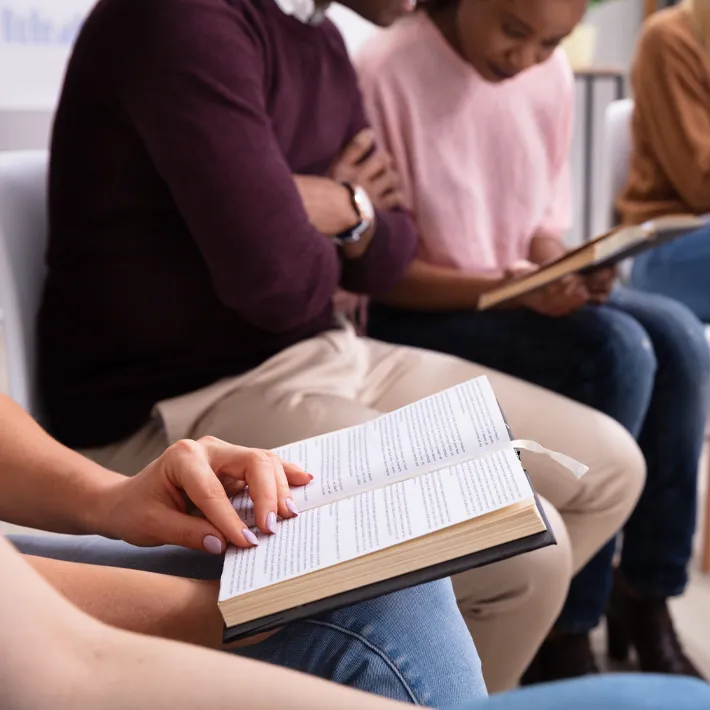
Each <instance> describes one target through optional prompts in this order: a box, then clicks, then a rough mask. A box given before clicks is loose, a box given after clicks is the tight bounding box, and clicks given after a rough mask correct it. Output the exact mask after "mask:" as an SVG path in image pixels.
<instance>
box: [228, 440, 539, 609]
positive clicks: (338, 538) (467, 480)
mask: <svg viewBox="0 0 710 710" xmlns="http://www.w3.org/2000/svg"><path fill="white" fill-rule="evenodd" d="M532 497H533V491H532V488H531V487H530V483H529V481H528V479H527V476H526V475H525V472H524V471H523V468H522V466H521V464H520V462H519V461H518V458H517V456H516V454H515V452H514V451H513V450H512V449H511V450H501V451H497V452H494V453H491V454H487V455H485V456H483V457H480V458H477V459H473V460H471V461H468V462H465V463H462V464H458V465H457V466H453V467H447V468H444V469H441V470H438V471H435V472H433V473H429V474H425V475H422V476H418V477H416V478H411V479H408V480H405V481H400V482H398V483H393V484H390V485H388V486H385V487H384V488H377V489H375V490H371V491H367V492H364V493H360V494H358V495H355V496H352V497H350V498H346V499H343V500H339V501H335V502H333V503H330V504H328V505H325V506H323V507H320V508H315V509H313V510H310V511H307V512H305V513H302V514H301V515H300V516H299V517H297V518H292V519H289V520H285V521H284V522H283V523H282V524H281V525H280V526H279V529H278V532H277V534H276V535H264V534H263V533H257V537H258V539H259V543H260V544H259V546H258V547H253V548H251V549H238V548H234V547H232V548H230V549H229V550H228V551H227V555H226V558H225V562H224V570H223V573H222V582H221V585H220V601H225V600H226V599H230V598H232V597H235V596H238V595H240V594H246V593H248V592H253V591H255V590H257V589H262V588H263V587H267V586H270V585H272V584H277V583H279V582H284V581H286V580H288V579H293V578H294V577H299V576H301V575H304V574H307V573H309V572H314V571H316V570H319V569H323V568H325V567H330V566H332V565H337V564H340V563H341V562H346V561H348V560H352V559H355V558H357V557H361V556H363V555H367V554H368V553H370V552H374V551H376V550H382V549H385V548H387V547H391V546H393V545H397V544H399V543H402V542H406V541H407V540H413V539H415V538H417V537H421V536H423V535H426V534H427V533H430V532H434V531H436V530H441V529H443V528H446V527H449V526H451V525H456V524H458V523H462V522H464V521H465V520H470V519H472V518H475V517H478V516H480V515H484V514H485V513H490V512H492V511H494V510H499V509H501V508H504V507H506V506H508V505H511V504H512V503H518V502H521V501H524V500H529V499H530V498H532Z"/></svg>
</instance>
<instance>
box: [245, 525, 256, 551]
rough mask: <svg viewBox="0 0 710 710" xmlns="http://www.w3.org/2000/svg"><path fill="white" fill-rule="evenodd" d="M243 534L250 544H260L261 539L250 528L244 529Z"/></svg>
mask: <svg viewBox="0 0 710 710" xmlns="http://www.w3.org/2000/svg"><path fill="white" fill-rule="evenodd" d="M242 535H243V536H244V539H245V540H246V541H247V542H248V543H249V544H250V545H253V546H254V547H257V546H258V545H259V541H258V540H257V539H256V535H254V533H253V532H252V531H251V530H249V528H244V530H242Z"/></svg>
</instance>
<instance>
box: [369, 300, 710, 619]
mask: <svg viewBox="0 0 710 710" xmlns="http://www.w3.org/2000/svg"><path fill="white" fill-rule="evenodd" d="M369 334H370V335H371V336H372V337H373V338H378V339H380V340H386V341H389V342H392V343H399V344H402V345H412V346H415V347H421V348H427V349H430V350H438V351H441V352H446V353H450V354H452V355H457V356H459V357H462V358H465V359H467V360H470V361H472V362H476V363H479V364H481V365H486V366H488V367H491V368H494V369H497V370H500V371H502V372H507V373H508V374H511V375H514V376H516V377H519V378H521V379H523V380H527V381H529V382H533V383H535V384H537V385H541V386H542V387H546V388H547V389H550V390H553V391H554V392H558V393H560V394H563V395H566V396H567V397H570V398H571V399H575V400H577V401H578V402H582V403H584V404H587V405H589V406H591V407H594V408H595V409H598V410H600V411H602V412H605V413H606V414H608V415H610V416H611V417H613V418H614V419H616V420H617V421H618V422H620V423H621V424H622V425H623V426H625V427H626V428H627V429H628V431H629V432H631V434H632V435H633V436H634V437H635V438H636V439H637V441H638V443H639V445H640V447H641V449H642V450H643V452H644V455H645V457H646V464H647V467H648V480H647V483H646V486H645V489H644V491H643V494H642V496H641V499H640V501H639V503H638V505H637V507H636V510H635V511H634V513H633V515H632V516H631V518H630V520H629V521H628V523H627V525H626V527H625V528H624V544H623V551H622V556H621V570H622V573H623V576H624V578H625V579H626V580H627V581H628V582H629V583H630V584H631V585H633V586H634V587H635V588H636V589H637V590H639V591H640V592H642V593H643V594H645V595H652V596H660V597H669V596H674V595H677V594H680V593H681V592H682V591H683V589H684V587H685V584H686V582H687V566H688V561H689V559H690V555H691V542H692V537H693V532H694V529H695V517H696V497H697V480H696V479H697V471H698V462H699V458H700V452H701V448H702V443H703V437H704V430H705V421H706V416H707V404H708V393H709V383H710V354H709V352H708V346H707V344H706V342H705V337H704V332H703V326H702V324H701V323H700V322H699V321H698V320H697V318H696V317H695V316H694V315H693V314H692V313H691V312H690V311H689V310H688V309H687V308H686V307H685V306H683V305H681V304H680V303H677V302H675V301H672V300H670V299H668V298H665V297H663V296H657V295H653V294H646V293H640V292H637V291H633V290H628V289H622V288H619V289H617V290H615V292H614V293H613V294H612V298H611V299H610V301H609V303H608V304H607V305H605V306H588V307H585V308H583V309H582V310H580V311H579V312H577V313H575V314H573V315H571V316H567V317H565V318H547V317H545V316H540V315H537V314H535V313H533V312H531V311H528V310H524V309H520V310H511V311H486V312H483V313H479V312H475V311H467V312H456V313H418V312H413V311H402V310H398V309H392V308H387V307H384V306H380V305H373V306H372V307H371V309H370V321H369ZM521 436H524V432H522V433H521ZM614 549H615V541H613V540H611V541H609V543H608V544H607V545H606V546H605V547H604V548H602V550H600V551H599V553H598V554H597V555H596V556H595V557H594V558H593V559H592V560H591V561H590V562H589V564H588V565H587V566H586V567H585V568H584V569H583V570H581V571H580V572H579V573H578V574H577V575H576V577H575V578H574V580H573V581H572V586H571V588H570V593H569V596H568V599H567V602H566V605H565V608H564V609H563V612H562V614H561V616H560V619H559V620H558V628H559V629H560V630H562V631H568V632H583V631H588V630H591V629H592V628H594V627H595V626H596V625H597V624H598V623H599V620H600V618H601V616H602V614H603V612H604V608H605V605H606V601H607V598H608V594H609V591H610V587H611V580H612V558H613V555H614Z"/></svg>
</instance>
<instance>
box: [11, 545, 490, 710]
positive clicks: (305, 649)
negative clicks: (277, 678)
mask: <svg viewBox="0 0 710 710" xmlns="http://www.w3.org/2000/svg"><path fill="white" fill-rule="evenodd" d="M10 542H12V543H13V544H14V545H15V546H16V547H17V548H18V549H19V550H20V552H24V553H27V554H31V555H37V556H40V557H51V558H54V559H59V560H66V561H71V562H83V563H86V564H100V565H106V566H113V567H123V568H131V569H141V570H147V571H151V572H159V573H162V574H170V575H175V576H180V577H190V578H192V579H219V577H220V575H221V572H222V558H221V557H215V556H212V555H207V554H203V553H200V552H192V551H189V550H184V549H182V548H177V547H167V546H166V547H161V548H152V549H143V548H137V547H133V546H131V545H127V544H126V543H123V542H116V541H113V540H106V539H104V538H100V537H94V536H87V537H77V536H57V537H31V536H14V537H11V538H10ZM237 653H238V654H239V655H241V656H245V657H248V658H253V659H256V660H260V661H265V662H267V663H274V664H277V665H279V666H284V667H286V668H291V669H293V670H297V671H302V672H304V673H308V674H310V675H313V676H318V677H320V678H325V679H327V680H331V681H334V682H335V683H339V684H341V685H347V686H350V687H352V688H358V689H360V690H364V691H368V692H371V693H376V694H377V695H382V696H385V697H388V698H392V699H394V700H400V701H403V702H407V703H411V704H414V705H426V706H429V707H447V706H453V705H459V704H461V703H466V702H469V703H470V702H472V701H474V700H477V699H481V698H485V697H486V695H487V693H486V687H485V684H484V681H483V676H482V674H481V662H480V660H479V658H478V654H477V653H476V649H475V647H474V644H473V641H472V640H471V635H470V634H469V631H468V629H467V628H466V625H465V623H464V621H463V619H462V617H461V614H460V613H459V610H458V607H457V606H456V599H455V597H454V592H453V589H452V586H451V582H450V580H448V579H446V580H441V581H438V582H431V583H429V584H424V585H421V586H419V587H412V588H411V589H406V590H404V591H401V592H397V593H395V594H389V595H385V596H382V597H378V598H376V599H372V600H370V601H366V602H361V603H360V604H356V605H354V606H350V607H345V608H343V609H339V610H338V611H334V612H331V613H329V614H323V615H320V616H317V617H315V618H313V619H309V620H307V621H302V622H298V623H294V624H289V625H288V626H286V627H285V628H284V629H282V630H281V631H279V632H278V633H276V634H274V635H273V636H271V637H269V638H268V639H267V640H266V641H263V642H262V643H260V644H256V645H254V646H249V647H248V648H244V649H239V651H238V652H237Z"/></svg>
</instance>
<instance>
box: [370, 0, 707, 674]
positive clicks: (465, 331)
mask: <svg viewBox="0 0 710 710" xmlns="http://www.w3.org/2000/svg"><path fill="white" fill-rule="evenodd" d="M586 6H587V3H586V2H585V0H429V1H428V2H426V3H424V4H423V8H422V9H421V10H420V11H419V12H418V13H417V14H416V15H415V16H413V17H411V18H407V19H406V20H404V21H402V22H401V23H400V24H399V25H398V26H396V27H395V28H394V29H393V30H392V31H390V32H389V33H388V34H383V35H378V36H377V37H376V38H375V40H374V41H373V42H372V43H371V44H370V45H369V46H367V47H366V48H365V49H364V51H363V52H362V56H361V60H360V72H361V82H362V87H363V91H364V94H365V98H366V102H367V104H368V105H369V110H370V118H371V120H372V122H373V125H374V126H375V127H376V129H377V132H378V135H379V138H380V141H381V142H382V144H383V145H384V147H385V148H386V149H387V150H388V151H389V152H390V153H391V154H392V156H393V158H394V162H395V165H396V167H397V168H398V170H399V172H400V177H401V181H402V187H403V191H404V194H405V196H406V200H407V203H408V205H409V207H410V208H411V210H412V213H413V215H414V217H415V218H416V221H417V224H418V229H419V236H420V243H419V256H418V259H417V260H415V262H414V263H413V265H412V266H411V267H410V269H409V272H408V274H407V276H406V277H405V279H404V280H403V282H401V283H400V285H399V286H398V287H397V288H395V289H394V290H393V291H392V292H391V293H389V294H387V295H386V296H385V297H382V298H380V299H379V301H378V302H377V303H374V304H373V305H372V307H371V311H370V334H371V335H372V336H373V337H376V338H379V339H382V340H387V341H390V342H394V343H400V344H406V345H412V346H417V347H422V348H428V349H436V350H440V351H444V352H447V353H451V354H454V355H457V356H459V357H463V358H467V359H469V360H471V361H474V362H477V363H481V364H483V365H485V366H488V367H491V368H496V369H499V370H502V371H504V372H507V373H510V374H512V375H515V376H517V377H520V378H523V379H527V380H529V381H531V382H534V383H536V384H538V385H542V386H544V387H546V388H548V389H550V390H553V391H555V392H558V393H561V394H564V395H566V396H568V397H570V398H572V399H576V400H578V401H580V402H583V403H585V404H587V405H590V406H592V407H594V408H596V409H599V410H601V411H603V412H605V413H607V414H609V415H610V416H612V417H614V418H615V419H616V420H617V421H619V422H620V423H621V424H623V425H624V426H625V427H626V428H627V430H628V431H629V432H631V433H632V434H633V435H634V436H635V437H636V438H637V440H638V442H639V444H640V446H641V449H642V450H643V452H644V454H645V458H646V463H647V467H648V482H647V484H646V487H645V490H644V492H643V494H642V497H641V500H640V503H639V505H638V507H637V508H636V511H635V513H634V514H633V515H632V517H631V519H630V521H629V523H628V525H627V526H626V528H625V530H624V547H623V554H622V557H621V563H620V568H619V571H618V574H616V575H615V576H613V572H612V559H613V556H614V549H615V543H614V541H610V542H609V544H608V545H607V546H606V547H604V548H603V549H602V550H601V551H600V552H599V553H598V554H597V555H596V557H594V559H593V560H592V561H591V562H590V563H589V564H588V565H587V566H586V567H584V569H583V570H582V571H581V572H579V574H577V576H576V577H575V579H574V580H573V583H572V587H571V590H570V593H569V596H568V598H567V602H566V605H565V607H564V609H563V611H562V614H561V616H560V617H559V619H558V621H557V625H556V628H555V629H554V631H553V633H552V634H551V635H550V637H549V638H548V640H547V641H546V642H545V644H544V645H543V647H542V648H541V650H540V652H539V653H538V656H537V658H536V659H535V661H534V662H533V664H532V666H531V667H530V669H529V670H528V673H527V674H526V678H525V680H526V681H527V682H534V681H539V680H551V679H555V678H560V677H568V676H576V675H582V674H586V673H592V672H596V670H597V668H596V665H595V662H594V659H593V656H592V653H591V649H590V645H589V632H590V631H591V630H592V629H593V628H594V627H595V626H596V625H597V624H598V623H599V620H600V618H601V616H602V614H603V613H604V611H605V608H606V607H607V603H608V602H609V601H610V600H609V591H610V589H611V588H612V578H613V577H614V582H613V592H612V594H611V601H610V605H609V608H608V611H607V619H608V622H609V632H610V637H609V643H610V647H609V649H610V653H611V654H612V655H613V656H617V657H624V656H625V655H626V653H627V650H628V648H629V645H633V646H635V648H636V651H637V653H638V656H639V660H640V665H641V667H642V668H643V669H644V670H646V671H662V672H664V673H678V674H690V675H698V671H697V669H696V668H695V667H694V666H693V664H692V663H691V661H690V660H689V659H688V658H687V657H686V656H685V654H684V652H683V651H682V648H681V645H680V643H679V641H678V638H677V636H676V634H675V631H674V629H673V624H672V621H671V617H670V614H669V611H668V606H667V599H668V598H670V597H672V596H675V595H677V594H680V593H682V591H683V589H684V587H685V584H686V581H687V567H688V562H689V559H690V555H691V541H692V537H693V531H694V525H695V506H696V476H697V469H698V459H699V456H700V450H701V446H702V441H703V433H704V425H705V418H706V409H707V398H708V392H709V386H708V383H709V378H710V362H709V358H708V349H707V346H706V343H705V340H704V336H703V329H702V326H701V324H700V323H699V322H698V320H697V319H696V318H695V316H694V315H693V314H692V313H691V312H690V311H689V310H688V309H686V308H685V307H684V306H682V305H681V304H678V303H676V302H674V301H671V300H669V299H667V298H664V297H662V296H656V295H650V294H644V293H639V292H637V291H632V290H629V289H623V288H613V284H614V273H613V272H612V271H611V270H606V271H602V272H597V273H595V274H593V275H591V276H587V277H582V276H577V275H573V276H570V277H567V278H565V279H563V280H561V281H559V282H558V283H554V284H552V285H550V286H548V287H546V288H543V289H540V290H538V291H536V292H533V293H530V294H527V295H525V296H522V297H520V298H519V299H518V300H517V301H515V302H514V303H509V304H507V306H506V307H505V308H501V309H499V310H493V311H486V312H480V311H477V303H478V298H479V296H480V295H481V294H482V293H484V292H486V291H487V290H489V289H491V288H493V287H495V286H497V285H500V284H503V283H505V282H506V281H507V280H508V279H510V278H512V277H514V276H515V275H516V274H519V273H524V272H526V271H530V270H534V269H537V268H538V265H540V264H543V263H545V262H546V261H548V260H551V259H554V258H556V257H559V256H561V255H562V254H564V253H565V252H566V247H565V245H564V240H563V236H564V233H565V231H566V230H567V228H568V227H569V222H570V201H571V196H570V192H571V191H570V184H569V173H568V160H569V152H570V138H571V133H572V116H573V98H574V84H573V77H572V72H571V71H570V68H569V66H568V63H567V60H566V58H565V55H564V53H563V52H562V50H561V49H559V48H558V45H559V44H560V42H561V40H562V39H563V38H564V37H565V36H566V35H568V34H569V33H570V32H571V31H572V30H573V28H574V27H575V25H576V24H577V23H578V22H579V21H580V20H581V18H582V16H583V14H584V12H585V10H586ZM531 406H534V404H533V405H531ZM540 416H544V413H542V412H541V413H540Z"/></svg>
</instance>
